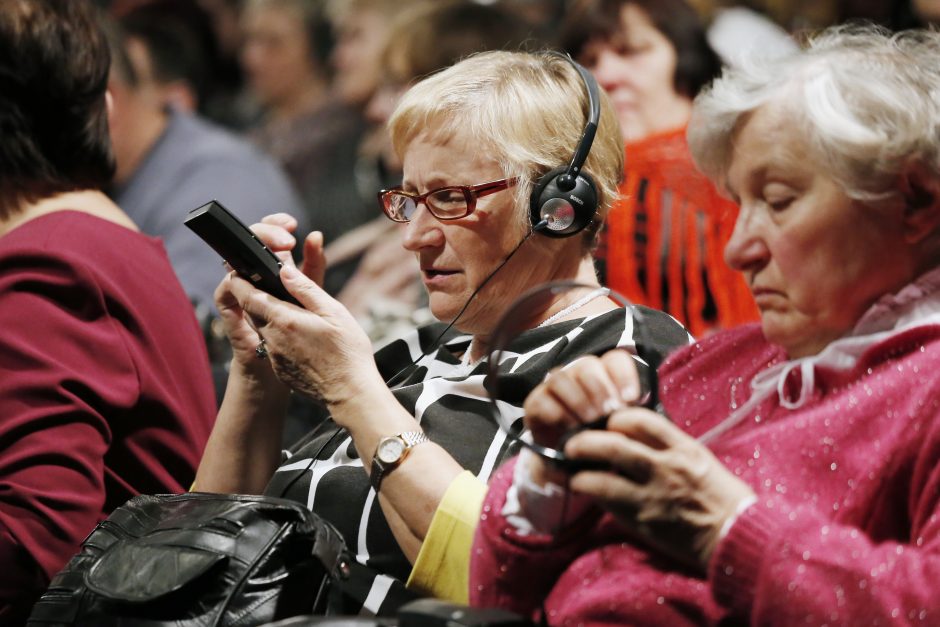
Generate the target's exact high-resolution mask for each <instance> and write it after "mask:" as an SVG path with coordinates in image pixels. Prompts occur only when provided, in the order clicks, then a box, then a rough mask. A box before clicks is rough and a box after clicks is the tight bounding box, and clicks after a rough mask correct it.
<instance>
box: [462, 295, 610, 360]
mask: <svg viewBox="0 0 940 627" xmlns="http://www.w3.org/2000/svg"><path fill="white" fill-rule="evenodd" d="M608 294H610V290H609V289H607V288H606V287H599V288H597V289H596V290H594V291H592V292H589V293H587V294H585V295H584V296H582V297H581V298H579V299H578V300H576V301H574V302H573V303H571V304H570V305H568V306H567V307H565V308H564V309H562V310H561V311H558V312H556V313H553V314H552V315H550V316H549V317H548V318H546V319H545V320H542V321H541V322H540V323H539V324H538V326H536V327H535V328H536V329H541V328H542V327H546V326H548V325H550V324H551V323H553V322H555V321H556V320H558V319H560V318H564V317H565V316H567V315H568V314H570V313H571V312H572V311H576V310H578V309H580V308H581V307H584V306H585V305H587V304H588V303H589V302H591V301H592V300H595V299H597V298H600V297H601V296H607V295H608ZM473 343H474V339H471V340H470V344H468V345H467V349H466V350H465V351H464V352H463V355H461V356H460V364H461V365H462V366H475V365H476V364H478V363H480V361H481V360H482V359H483V357H480V358H479V359H474V360H471V359H470V354H471V352H473Z"/></svg>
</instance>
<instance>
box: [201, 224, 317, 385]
mask: <svg viewBox="0 0 940 627" xmlns="http://www.w3.org/2000/svg"><path fill="white" fill-rule="evenodd" d="M250 228H251V230H252V232H253V233H254V234H255V235H257V236H258V238H259V239H260V240H261V241H262V242H263V243H264V245H265V246H267V247H268V248H269V249H271V251H272V252H274V254H276V255H277V256H278V258H279V259H280V260H281V262H282V263H283V264H284V265H290V266H293V265H294V260H293V258H292V257H291V250H293V248H294V246H295V244H296V241H297V240H296V239H295V238H294V231H295V230H296V229H297V220H296V219H294V218H293V217H292V216H290V215H288V214H286V213H275V214H271V215H268V216H265V217H264V218H262V219H261V222H258V223H255V224H252V225H251V227H250ZM325 269H326V260H325V258H324V256H323V235H322V234H321V233H319V232H317V231H314V232H312V233H310V234H309V235H308V236H307V238H306V239H305V240H304V254H303V262H302V263H301V271H302V272H303V273H304V274H305V275H307V276H308V277H310V279H312V280H313V281H315V282H316V283H317V284H318V285H322V284H323V275H324V272H325ZM236 277H237V275H236V274H235V273H234V272H232V273H229V275H227V276H226V277H225V278H224V279H223V280H222V282H221V283H220V284H219V286H218V287H217V288H216V291H215V303H216V307H217V308H218V310H219V317H220V318H221V320H222V325H223V328H224V330H225V334H226V336H227V337H228V338H229V342H230V344H231V345H232V351H233V355H234V358H235V360H236V362H238V363H239V364H240V365H241V366H242V367H243V368H244V369H246V370H247V371H250V372H256V373H257V372H259V371H264V370H270V368H269V363H268V361H267V360H260V359H258V358H257V357H258V355H257V353H256V351H255V349H256V347H257V346H258V344H259V343H260V342H261V336H260V335H259V334H258V333H257V332H256V330H255V327H254V326H253V324H252V323H251V321H250V320H249V319H248V318H247V317H246V315H245V312H244V311H243V310H242V307H241V304H240V303H239V300H238V299H237V298H236V297H235V296H234V295H233V294H232V283H231V281H232V279H234V278H236Z"/></svg>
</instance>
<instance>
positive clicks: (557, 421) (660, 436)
mask: <svg viewBox="0 0 940 627" xmlns="http://www.w3.org/2000/svg"><path fill="white" fill-rule="evenodd" d="M640 389H641V388H640V382H639V375H638V373H637V369H636V365H635V363H634V361H633V358H632V357H631V356H630V355H629V354H628V353H627V352H626V351H624V350H620V349H615V350H612V351H608V352H607V353H605V354H604V355H603V356H602V357H593V356H588V357H581V358H579V359H577V360H575V361H573V362H572V363H570V364H568V365H567V366H565V367H564V368H561V369H555V370H553V371H552V372H551V373H550V374H549V375H548V376H547V377H546V378H545V381H543V382H542V383H541V384H539V385H538V386H537V387H536V388H535V389H534V390H533V391H532V392H531V393H530V394H529V396H528V398H526V401H525V405H524V409H525V424H526V426H527V427H528V428H529V429H530V430H531V432H532V438H533V441H535V442H536V443H537V444H541V445H543V446H548V447H553V448H554V447H557V446H558V444H559V441H560V440H561V438H562V436H564V435H565V434H566V433H569V432H570V431H571V429H573V428H575V427H577V426H580V425H582V424H588V423H591V422H594V421H596V420H597V419H598V418H601V417H603V416H606V415H610V419H609V421H608V423H607V427H606V429H603V430H593V429H591V430H583V431H581V432H579V433H576V434H575V435H573V436H572V437H571V438H570V439H569V440H568V441H567V442H566V443H565V445H564V453H565V455H566V456H567V457H569V458H570V459H573V460H579V461H598V462H603V463H605V464H607V465H608V466H610V467H611V469H610V470H604V471H598V470H591V471H582V472H578V473H575V474H574V475H573V476H572V477H571V478H570V481H569V483H568V487H569V488H570V489H571V490H572V491H573V492H576V493H579V494H583V495H586V496H590V497H592V498H594V499H595V500H596V501H597V502H598V503H599V504H600V505H602V506H603V507H604V508H606V509H607V510H608V511H610V512H611V513H612V514H613V515H614V516H615V517H616V518H617V519H618V520H619V521H620V522H621V523H622V524H623V525H624V526H625V527H626V528H627V529H628V530H630V531H632V532H633V533H635V534H636V535H638V536H639V537H641V538H642V539H643V540H645V541H646V542H647V543H649V544H651V545H653V546H654V547H656V548H657V549H658V550H660V551H663V552H665V553H667V554H669V555H672V556H673V557H675V558H677V559H679V560H681V561H683V562H685V563H686V564H689V565H692V566H694V567H698V568H703V569H704V568H705V566H706V565H707V563H708V559H709V557H710V556H711V553H712V551H713V550H714V548H715V546H716V545H717V543H718V540H719V535H720V532H721V529H722V527H723V526H724V524H725V522H726V521H727V520H729V519H730V518H731V517H733V516H734V515H735V514H736V512H737V509H738V506H739V504H740V503H742V502H744V501H745V500H747V499H749V498H750V497H752V496H753V491H752V490H751V488H750V487H749V486H748V485H747V484H745V483H744V482H743V481H741V480H740V479H738V478H737V477H735V476H734V474H732V473H731V472H730V471H729V470H728V469H727V468H725V467H724V466H723V465H722V464H721V462H719V461H718V460H717V459H716V458H715V456H714V455H712V453H711V451H709V450H708V449H707V448H706V447H705V446H704V445H702V444H700V443H699V442H698V441H697V440H695V439H694V438H692V437H691V436H689V435H688V434H687V433H685V432H684V431H682V430H681V429H679V428H678V427H677V426H676V425H675V424H673V423H672V422H670V421H669V420H668V419H667V418H665V417H664V416H662V415H660V414H657V413H656V412H653V411H650V410H648V409H645V408H642V407H636V406H634V405H636V404H637V403H638V401H639V397H640ZM530 459H531V462H530V463H531V467H530V474H531V475H532V478H533V479H534V480H535V481H536V482H544V481H552V482H554V483H564V481H565V479H564V478H563V477H562V476H561V471H560V470H559V469H558V468H557V467H556V466H553V465H551V464H548V463H547V462H543V461H541V459H540V458H535V457H534V456H532V457H530Z"/></svg>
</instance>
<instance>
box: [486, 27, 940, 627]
mask: <svg viewBox="0 0 940 627" xmlns="http://www.w3.org/2000/svg"><path fill="white" fill-rule="evenodd" d="M938 137H940V33H928V32H907V33H901V34H898V35H894V36H891V35H888V34H884V33H881V32H878V31H874V30H871V29H861V30H860V29H845V28H842V29H836V30H833V31H830V32H827V33H824V34H823V35H821V36H819V37H818V38H816V39H815V40H814V41H813V42H811V44H810V45H809V46H808V48H807V49H806V50H805V51H803V52H801V53H798V54H796V55H794V56H793V57H790V58H788V59H785V60H781V61H777V62H774V63H772V64H771V63H766V62H763V63H761V62H755V63H754V64H753V66H752V67H746V68H741V69H739V70H736V71H732V72H729V73H726V74H725V75H724V76H723V77H722V78H721V79H719V80H718V81H717V82H716V83H715V84H714V85H713V86H712V88H711V89H710V90H708V91H707V92H706V93H704V94H703V95H701V96H699V98H698V99H697V100H696V102H695V108H694V114H693V119H692V125H691V127H690V131H689V139H690V145H691V148H692V151H693V154H694V156H695V159H696V162H697V164H698V165H699V167H700V168H701V169H702V170H703V171H704V172H705V173H706V174H707V175H708V176H709V177H710V178H711V179H712V180H713V181H715V182H716V183H718V184H720V185H721V186H722V187H723V188H724V189H725V190H726V191H727V192H728V194H729V195H730V196H731V197H732V198H733V199H734V200H735V202H736V203H737V204H738V205H739V206H740V212H739V214H738V216H737V221H736V225H735V230H734V234H733V236H732V238H731V240H730V242H729V243H728V245H727V247H726V250H725V258H726V260H727V262H728V263H729V264H730V265H731V266H732V267H733V268H735V269H736V270H738V271H740V272H741V273H742V274H743V275H744V277H745V279H746V280H747V283H748V285H749V286H750V289H751V291H752V293H753V295H754V297H755V299H756V302H757V305H758V306H759V308H760V311H761V323H760V324H754V325H749V326H744V327H740V328H737V329H733V330H730V331H726V332H722V333H719V334H717V335H714V336H712V337H709V338H707V339H706V340H704V341H702V342H700V343H698V344H695V345H692V346H690V347H688V348H683V349H681V350H680V351H679V352H678V353H676V354H674V355H673V356H672V357H671V358H670V359H669V360H668V361H667V362H666V363H665V364H664V365H663V366H662V368H661V369H660V370H659V381H660V387H659V391H660V395H661V399H662V406H661V407H660V409H661V411H660V412H654V411H650V410H647V409H644V408H642V407H638V406H636V403H634V402H633V401H634V400H635V399H636V397H637V395H638V392H637V390H638V389H639V385H638V380H637V375H636V371H635V368H634V367H633V365H632V363H631V361H630V359H629V357H627V356H626V355H625V354H623V353H621V352H618V351H613V352H611V353H608V354H606V355H605V356H603V357H601V358H584V359H580V360H578V361H577V362H576V363H574V364H573V365H571V366H569V367H568V368H566V369H564V370H558V371H554V372H553V373H551V374H550V375H549V376H548V377H547V378H546V380H545V381H544V382H543V383H542V384H541V385H540V386H539V387H538V388H536V390H535V391H533V393H532V394H531V395H530V397H529V398H528V400H527V402H526V406H525V409H526V414H527V418H526V420H527V424H528V426H529V427H530V428H531V430H532V434H533V438H534V442H535V443H536V444H537V445H542V446H547V447H555V448H557V449H559V450H560V451H561V452H563V453H564V455H565V456H566V457H567V458H569V459H572V460H577V461H582V462H583V461H586V460H590V461H595V462H596V461H601V462H603V463H604V464H605V466H604V467H602V468H601V469H599V470H598V469H593V470H579V469H578V468H574V469H573V468H572V467H571V466H570V465H569V466H567V467H564V466H559V465H558V464H552V463H549V462H547V461H546V459H545V458H544V456H540V455H539V454H537V453H535V452H533V451H531V450H527V451H525V452H524V453H523V454H522V455H521V456H520V457H519V458H517V460H516V461H515V462H510V463H509V464H507V466H506V467H504V468H502V469H501V471H500V472H499V473H498V474H497V475H496V476H495V477H494V479H493V481H492V482H491V488H490V492H489V495H488V497H487V502H486V505H485V507H484V516H483V520H482V522H481V525H480V527H479V529H478V531H477V536H476V542H475V549H474V552H473V563H472V566H471V589H470V593H471V598H472V600H473V602H474V603H476V604H481V605H488V606H492V605H499V606H503V607H507V608H510V609H513V610H515V611H519V612H524V613H526V614H527V615H532V616H538V615H541V616H542V617H543V618H544V619H545V620H546V622H548V623H549V624H552V625H555V624H559V625H560V624H569V623H571V624H574V623H601V624H602V623H608V624H619V625H622V624H633V625H635V624H652V625H701V624H716V623H719V622H720V623H722V624H726V623H730V624H758V625H794V624H800V625H823V624H828V625H870V624H881V625H885V624H901V623H903V624H908V623H916V624H940V594H938V593H937V581H940V141H938ZM612 408H618V409H615V410H614V411H613V412H612V413H611V415H610V418H609V421H608V422H606V424H605V427H606V428H595V429H580V430H577V431H576V433H575V435H574V436H573V437H567V438H565V439H564V440H562V437H561V436H562V435H564V434H565V433H566V431H570V430H571V429H572V428H573V427H574V426H576V425H580V424H582V423H591V422H592V421H596V419H597V418H598V417H599V416H601V415H604V414H607V413H609V412H610V411H611V409H612ZM667 417H668V418H667ZM543 452H544V451H543Z"/></svg>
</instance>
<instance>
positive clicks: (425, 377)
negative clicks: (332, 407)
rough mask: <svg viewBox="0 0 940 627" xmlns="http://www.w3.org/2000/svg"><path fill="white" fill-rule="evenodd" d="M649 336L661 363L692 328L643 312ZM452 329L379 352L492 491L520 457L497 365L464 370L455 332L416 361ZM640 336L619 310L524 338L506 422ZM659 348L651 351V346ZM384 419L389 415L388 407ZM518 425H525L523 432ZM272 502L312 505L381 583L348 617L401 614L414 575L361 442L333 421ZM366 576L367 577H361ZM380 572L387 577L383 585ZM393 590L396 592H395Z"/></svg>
mask: <svg viewBox="0 0 940 627" xmlns="http://www.w3.org/2000/svg"><path fill="white" fill-rule="evenodd" d="M643 320H644V326H645V331H644V332H643V333H641V334H636V339H637V340H639V341H641V342H643V344H644V345H646V346H648V347H649V348H648V350H647V351H645V352H644V353H643V354H644V355H650V354H652V355H654V356H658V357H659V358H660V361H661V358H662V357H663V356H665V354H666V353H668V352H669V351H671V350H672V349H673V348H675V347H677V346H680V345H684V344H687V343H689V340H690V338H689V335H688V333H687V332H686V331H685V329H684V328H683V327H682V326H681V325H679V324H678V323H677V322H676V321H675V320H673V319H672V318H671V317H669V316H667V315H666V314H663V313H660V312H656V311H653V310H647V309H645V308H644V310H643ZM442 329H443V325H440V324H435V325H429V326H427V327H422V328H421V329H418V330H417V331H415V332H413V333H411V334H409V335H407V336H405V337H404V338H402V339H400V340H397V341H395V342H393V343H392V344H390V345H388V346H386V347H385V348H383V349H381V350H380V351H379V352H377V353H376V355H375V359H376V363H377V364H378V367H379V371H380V372H381V373H382V376H383V377H385V379H386V381H393V382H394V381H396V380H402V382H401V383H400V384H398V385H397V387H395V388H394V390H393V391H394V394H395V396H396V397H397V399H398V402H399V403H401V405H402V406H403V407H404V408H405V409H406V410H407V411H409V412H411V413H412V414H413V415H414V416H415V418H416V419H417V420H418V422H419V423H420V424H421V428H422V429H423V430H424V432H425V433H426V434H427V436H428V437H429V438H430V439H431V440H433V441H434V442H436V443H437V444H439V445H440V446H441V447H443V448H444V449H445V450H446V451H448V452H449V453H450V454H451V455H452V456H453V457H454V459H455V460H456V461H457V462H458V463H459V464H460V465H461V466H463V467H464V468H465V469H467V470H470V471H471V472H473V473H474V474H475V475H476V476H477V477H478V478H479V479H480V480H481V481H483V482H486V481H487V480H488V479H489V477H490V475H491V474H492V473H493V471H494V470H495V469H496V468H497V467H498V466H499V465H500V464H501V463H502V462H503V461H504V460H505V459H507V458H508V457H510V456H512V455H513V454H515V453H516V452H517V448H518V445H513V441H512V439H511V438H507V437H506V434H505V432H504V431H503V430H501V429H500V427H499V425H498V424H497V421H496V418H495V417H494V412H493V410H492V409H491V407H492V402H491V400H490V396H489V393H488V391H487V389H488V388H487V383H488V381H487V378H488V377H487V372H488V364H487V362H486V360H485V359H484V360H482V361H480V362H478V363H475V364H463V363H461V360H460V358H459V357H458V355H461V354H462V353H463V352H464V351H465V350H466V349H467V348H468V346H469V343H470V339H471V338H470V336H469V335H459V334H457V333H451V335H450V337H448V338H447V339H445V341H444V342H443V343H442V345H441V346H440V348H438V349H437V350H436V351H434V352H432V353H431V354H430V355H427V356H425V357H422V358H421V359H420V360H419V361H418V362H417V364H413V362H414V361H415V360H416V359H417V358H418V357H419V356H421V354H422V352H423V351H425V350H431V345H432V343H433V342H434V340H436V339H437V337H438V335H439V334H440V333H441V331H442ZM634 337H635V329H634V324H633V320H632V318H631V317H630V315H629V312H628V310H625V309H616V310H613V311H610V312H607V313H604V314H599V315H595V316H592V317H588V318H582V319H579V320H570V321H565V322H561V323H557V324H551V325H547V326H544V327H539V328H535V329H531V330H528V331H524V332H523V333H521V334H520V335H519V336H518V337H516V338H515V339H514V340H512V341H511V342H510V343H509V344H508V346H507V347H506V348H505V349H504V350H503V351H502V353H501V356H500V362H501V363H500V366H499V370H498V373H499V374H498V380H499V386H498V388H499V389H498V396H499V398H498V405H499V408H500V412H501V415H502V417H503V418H502V419H503V422H504V423H509V422H514V421H521V418H522V404H523V401H524V400H525V397H526V395H527V394H528V393H529V392H530V391H531V390H532V389H533V388H534V387H535V386H536V385H537V384H539V383H540V382H541V381H542V379H544V378H545V375H546V374H547V373H548V372H549V370H551V369H552V368H554V367H556V366H561V365H564V364H566V363H568V362H570V361H572V360H574V359H575V358H577V357H580V356H582V355H588V354H595V355H599V354H602V353H604V352H606V351H607V350H609V349H611V348H614V347H616V346H621V347H634V346H635V344H636V342H635V340H634ZM650 345H651V346H650ZM375 411H376V412H377V413H381V412H382V411H383V410H382V408H381V407H376V408H375ZM517 426H518V423H517ZM265 492H266V494H268V495H273V496H282V497H285V498H289V499H293V500H296V501H299V502H301V503H305V504H306V505H307V507H309V508H310V509H311V510H312V511H313V512H315V513H316V514H318V515H319V516H321V517H322V518H324V519H326V520H328V521H329V522H331V523H332V524H333V525H335V526H336V528H337V529H339V531H340V532H341V533H342V534H343V537H344V539H345V541H346V543H347V547H348V548H349V550H350V552H351V553H352V554H354V555H355V558H356V562H358V564H360V565H362V566H365V567H367V568H368V571H369V572H372V573H373V574H372V576H370V577H368V581H367V582H360V583H359V584H358V585H360V587H362V589H361V590H359V591H358V593H357V595H356V596H357V597H360V598H359V602H361V603H363V606H362V608H355V609H353V610H350V608H349V607H346V608H344V613H357V612H358V611H359V609H364V610H365V611H366V612H368V613H377V614H380V615H387V614H393V613H394V611H395V609H396V607H397V605H398V602H397V601H396V600H395V599H396V598H400V597H396V594H395V591H396V590H397V591H399V592H400V591H401V590H402V582H404V581H406V580H407V578H408V575H409V573H410V571H411V564H410V563H409V562H408V560H407V558H406V557H405V555H404V554H403V553H402V551H401V549H400V548H399V547H398V544H397V543H396V541H395V539H394V537H393V535H392V532H391V530H390V529H389V527H388V524H387V522H386V521H385V517H384V515H383V513H382V510H381V507H380V506H379V503H378V500H377V499H376V494H375V492H374V491H373V490H372V487H371V485H370V483H369V479H368V476H367V475H366V473H365V472H364V470H363V466H362V460H361V459H360V458H359V455H358V453H357V452H356V448H355V446H354V445H353V441H352V438H351V437H350V436H349V434H348V433H346V431H345V430H342V429H339V428H338V427H337V426H336V425H335V424H334V423H333V422H332V421H330V420H328V421H327V422H326V423H325V424H324V425H321V427H319V428H318V429H317V430H316V431H314V432H313V433H311V434H310V435H309V436H307V437H306V438H304V439H302V440H301V441H300V442H299V443H298V444H297V445H295V446H294V447H292V450H291V451H286V452H285V459H284V462H283V464H282V465H281V467H280V468H278V470H277V472H276V473H275V475H274V477H273V478H272V479H271V482H270V484H269V485H268V487H267V489H266V491H265ZM357 570H358V571H363V570H365V569H357ZM375 573H381V574H379V575H377V576H376V574H375ZM390 590H391V593H390Z"/></svg>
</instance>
